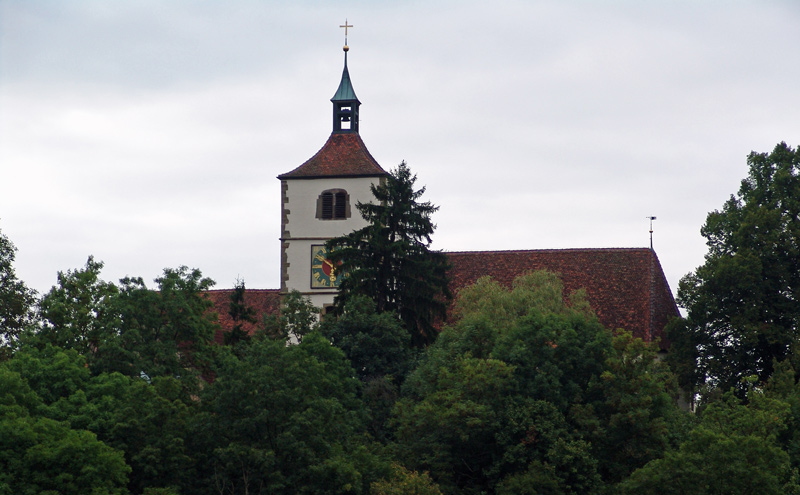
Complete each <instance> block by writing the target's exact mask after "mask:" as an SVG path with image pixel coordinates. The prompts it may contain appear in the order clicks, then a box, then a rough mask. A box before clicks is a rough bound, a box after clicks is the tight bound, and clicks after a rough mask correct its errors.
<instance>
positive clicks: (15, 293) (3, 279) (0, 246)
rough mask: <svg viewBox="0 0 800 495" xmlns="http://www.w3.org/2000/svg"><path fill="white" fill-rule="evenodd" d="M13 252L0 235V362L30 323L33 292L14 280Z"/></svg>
mask: <svg viewBox="0 0 800 495" xmlns="http://www.w3.org/2000/svg"><path fill="white" fill-rule="evenodd" d="M16 251H17V248H16V247H15V246H14V243H12V242H11V241H10V240H9V239H8V237H6V236H5V234H3V232H2V231H0V360H2V359H3V358H5V357H8V356H9V355H10V349H9V346H10V345H12V344H13V343H14V342H15V341H16V340H17V339H19V337H20V335H21V334H22V333H23V331H24V330H25V328H26V327H27V326H28V325H29V324H30V323H31V321H32V319H33V313H32V311H31V308H32V307H33V304H34V303H35V301H36V292H35V291H34V290H32V289H29V288H28V287H27V286H26V285H25V283H24V282H23V281H22V280H19V279H17V274H16V272H15V271H14V259H15V258H16Z"/></svg>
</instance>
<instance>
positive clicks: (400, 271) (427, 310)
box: [327, 162, 452, 346]
mask: <svg viewBox="0 0 800 495" xmlns="http://www.w3.org/2000/svg"><path fill="white" fill-rule="evenodd" d="M416 180H417V176H416V175H412V174H411V171H410V170H409V168H408V167H407V166H406V164H405V162H403V163H401V164H400V165H399V166H398V167H397V168H396V169H394V170H392V171H391V174H390V176H389V177H388V178H387V180H386V182H385V183H382V184H380V185H377V186H375V185H373V186H371V189H372V194H373V195H374V196H375V199H376V202H375V203H360V202H359V203H358V204H356V208H358V211H359V212H360V213H361V216H362V217H364V219H365V220H366V221H367V222H368V224H369V225H367V226H366V227H364V228H362V229H360V230H356V231H354V232H351V233H350V234H347V235H345V236H343V237H338V238H335V239H331V240H330V241H328V242H327V247H328V249H329V251H331V254H330V258H331V260H332V261H333V262H335V263H341V268H340V269H341V270H343V271H344V273H346V274H347V276H346V277H345V279H344V280H343V281H342V284H341V286H340V287H339V294H338V296H337V297H336V307H337V311H339V312H341V311H342V310H344V307H345V305H346V304H347V302H348V301H349V300H350V299H351V298H352V297H353V296H355V295H357V294H361V295H366V296H368V297H370V298H372V299H373V300H374V301H375V306H376V309H377V310H378V312H385V311H395V312H396V313H397V314H398V316H399V317H400V319H401V320H402V321H403V322H404V323H405V325H406V328H407V329H408V331H409V332H410V333H411V335H412V338H413V342H414V344H415V345H418V346H421V345H424V344H428V343H430V342H433V340H434V339H435V338H436V332H435V329H434V328H435V327H434V324H435V322H436V320H437V319H444V317H445V313H446V309H447V303H448V301H449V300H450V299H451V298H452V295H451V293H450V289H449V288H448V279H447V268H448V264H447V259H446V257H445V255H444V253H442V252H440V251H432V250H431V249H430V245H431V242H432V241H431V235H432V234H433V231H434V230H435V228H436V226H435V225H434V224H433V222H432V221H431V215H432V214H433V213H435V212H436V211H437V210H438V209H439V208H438V207H437V206H434V205H432V204H431V203H430V202H427V201H426V202H420V201H419V199H420V198H421V197H422V195H423V194H424V193H425V188H424V187H423V188H421V189H418V190H414V183H415V182H416Z"/></svg>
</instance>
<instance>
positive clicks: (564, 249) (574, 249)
mask: <svg viewBox="0 0 800 495" xmlns="http://www.w3.org/2000/svg"><path fill="white" fill-rule="evenodd" d="M564 251H573V252H578V251H592V252H599V251H609V252H612V251H616V252H619V251H651V249H650V248H648V247H612V248H544V249H499V250H498V249H489V250H481V251H446V250H445V251H442V252H443V253H444V254H447V255H449V254H490V253H553V252H564Z"/></svg>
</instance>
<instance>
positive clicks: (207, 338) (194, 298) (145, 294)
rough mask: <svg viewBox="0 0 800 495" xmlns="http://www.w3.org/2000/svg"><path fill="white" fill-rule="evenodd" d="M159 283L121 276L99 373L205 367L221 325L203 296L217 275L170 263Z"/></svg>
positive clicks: (96, 366)
mask: <svg viewBox="0 0 800 495" xmlns="http://www.w3.org/2000/svg"><path fill="white" fill-rule="evenodd" d="M156 283H157V284H158V290H150V289H148V288H147V286H146V285H145V283H144V281H143V280H142V279H141V278H140V277H135V278H132V277H126V278H124V279H122V280H120V285H119V294H118V295H116V296H115V297H114V298H113V302H112V309H113V312H114V315H115V318H116V320H115V321H113V322H111V323H109V324H110V325H113V327H112V328H114V331H113V332H111V337H110V338H108V339H107V340H105V341H104V342H103V343H102V344H101V345H100V346H99V348H98V350H97V353H96V358H95V359H94V361H93V362H92V363H90V365H92V367H93V370H94V371H95V372H96V373H99V372H102V371H106V372H112V371H118V372H120V373H122V374H124V375H128V376H132V377H140V376H142V377H149V378H154V377H156V376H172V377H181V376H184V375H193V374H195V373H196V372H197V371H198V370H201V371H202V367H203V366H204V360H205V358H206V357H207V356H205V354H206V353H207V352H209V344H210V343H211V341H212V339H213V338H214V334H215V332H216V330H217V327H218V324H217V322H216V314H214V313H211V312H210V311H208V310H209V308H210V307H211V304H212V303H211V302H210V301H209V300H208V298H206V297H203V292H204V291H206V290H208V289H209V288H211V287H212V286H213V285H214V281H213V280H211V279H209V278H205V277H203V275H202V273H201V272H200V270H198V269H189V268H187V267H185V266H181V267H179V268H177V269H170V268H166V269H164V274H163V276H161V277H159V278H157V279H156ZM186 383H187V385H190V383H189V381H187V382H186Z"/></svg>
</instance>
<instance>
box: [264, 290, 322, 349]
mask: <svg viewBox="0 0 800 495" xmlns="http://www.w3.org/2000/svg"><path fill="white" fill-rule="evenodd" d="M318 318H319V308H317V307H315V306H314V305H313V304H312V303H311V299H310V298H308V297H305V296H303V294H301V293H300V292H299V291H296V290H294V289H292V290H291V291H289V293H288V294H286V295H285V296H283V298H282V299H281V311H280V314H279V315H267V316H266V317H265V321H264V331H265V334H266V335H267V336H268V337H270V338H273V339H282V340H285V341H287V342H298V343H299V342H302V341H303V337H304V336H305V335H307V334H309V333H311V332H313V331H316V330H317V327H318V321H317V320H318Z"/></svg>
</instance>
